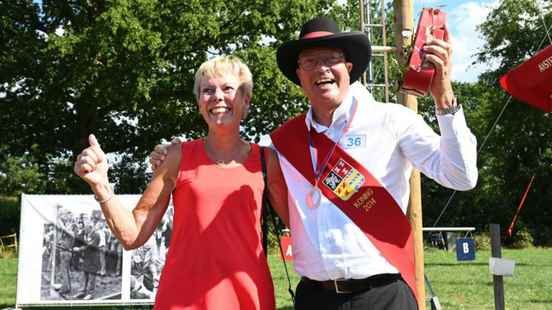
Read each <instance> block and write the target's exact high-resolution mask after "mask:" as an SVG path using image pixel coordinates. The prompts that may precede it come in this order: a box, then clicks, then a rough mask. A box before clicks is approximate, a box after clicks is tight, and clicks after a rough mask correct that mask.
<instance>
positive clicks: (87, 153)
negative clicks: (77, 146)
mask: <svg viewBox="0 0 552 310" xmlns="http://www.w3.org/2000/svg"><path fill="white" fill-rule="evenodd" d="M88 143H89V144H90V146H89V147H87V148H85V149H84V150H83V151H82V152H81V153H80V154H79V156H77V160H76V161H75V165H74V167H73V171H74V172H75V174H76V175H78V176H79V177H81V178H82V179H83V180H84V181H85V182H86V183H88V185H90V187H96V186H98V185H103V184H109V179H108V177H107V171H108V169H109V166H108V164H107V159H106V156H105V153H104V152H103V150H102V148H101V147H100V144H99V143H98V140H96V137H95V136H94V135H90V136H88Z"/></svg>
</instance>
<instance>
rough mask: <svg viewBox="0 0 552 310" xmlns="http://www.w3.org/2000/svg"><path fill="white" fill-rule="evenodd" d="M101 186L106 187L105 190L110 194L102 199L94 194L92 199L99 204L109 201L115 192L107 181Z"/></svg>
mask: <svg viewBox="0 0 552 310" xmlns="http://www.w3.org/2000/svg"><path fill="white" fill-rule="evenodd" d="M103 186H104V187H105V188H106V189H107V191H108V192H109V194H110V195H109V196H107V198H105V199H102V200H100V199H99V198H98V196H96V195H94V199H96V201H97V202H98V203H99V204H104V203H106V202H108V201H110V200H111V199H113V197H115V192H114V191H113V186H111V184H109V183H108V184H104V185H103Z"/></svg>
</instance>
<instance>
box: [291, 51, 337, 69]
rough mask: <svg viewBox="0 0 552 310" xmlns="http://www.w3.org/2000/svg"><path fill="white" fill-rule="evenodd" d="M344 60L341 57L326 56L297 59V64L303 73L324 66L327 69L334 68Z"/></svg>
mask: <svg viewBox="0 0 552 310" xmlns="http://www.w3.org/2000/svg"><path fill="white" fill-rule="evenodd" d="M344 60H345V59H344V57H343V55H328V56H323V57H316V58H314V57H304V58H301V59H299V61H297V64H298V65H299V67H301V69H303V70H305V71H311V70H314V69H315V68H316V67H317V66H318V65H325V66H328V67H332V66H335V65H337V64H339V63H341V62H343V61H344Z"/></svg>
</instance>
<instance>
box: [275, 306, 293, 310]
mask: <svg viewBox="0 0 552 310" xmlns="http://www.w3.org/2000/svg"><path fill="white" fill-rule="evenodd" d="M277 310H293V307H292V306H284V307H278V309H277Z"/></svg>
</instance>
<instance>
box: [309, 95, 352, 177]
mask: <svg viewBox="0 0 552 310" xmlns="http://www.w3.org/2000/svg"><path fill="white" fill-rule="evenodd" d="M357 107H358V102H357V100H356V99H355V98H354V97H353V104H352V105H351V109H350V112H351V113H350V115H351V117H350V119H349V121H348V122H347V124H346V125H345V126H344V127H343V129H342V130H341V134H340V135H339V137H338V138H337V140H335V141H334V142H333V145H332V147H331V150H330V151H329V152H328V153H327V154H326V157H324V160H322V161H320V162H318V151H317V147H316V146H315V145H314V142H313V138H312V135H313V131H312V124H311V129H310V130H309V133H308V135H307V140H308V142H309V151H310V154H311V158H312V165H313V169H314V185H313V186H314V187H318V182H319V181H320V176H321V175H322V172H323V171H324V169H325V168H326V166H327V165H328V161H329V160H330V157H332V155H333V153H334V152H335V148H336V147H337V145H338V144H339V141H341V138H343V136H345V134H346V133H347V132H348V131H349V129H351V124H353V120H354V118H355V115H356V111H357ZM311 112H312V110H311ZM330 126H331V125H330ZM313 149H314V152H313Z"/></svg>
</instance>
